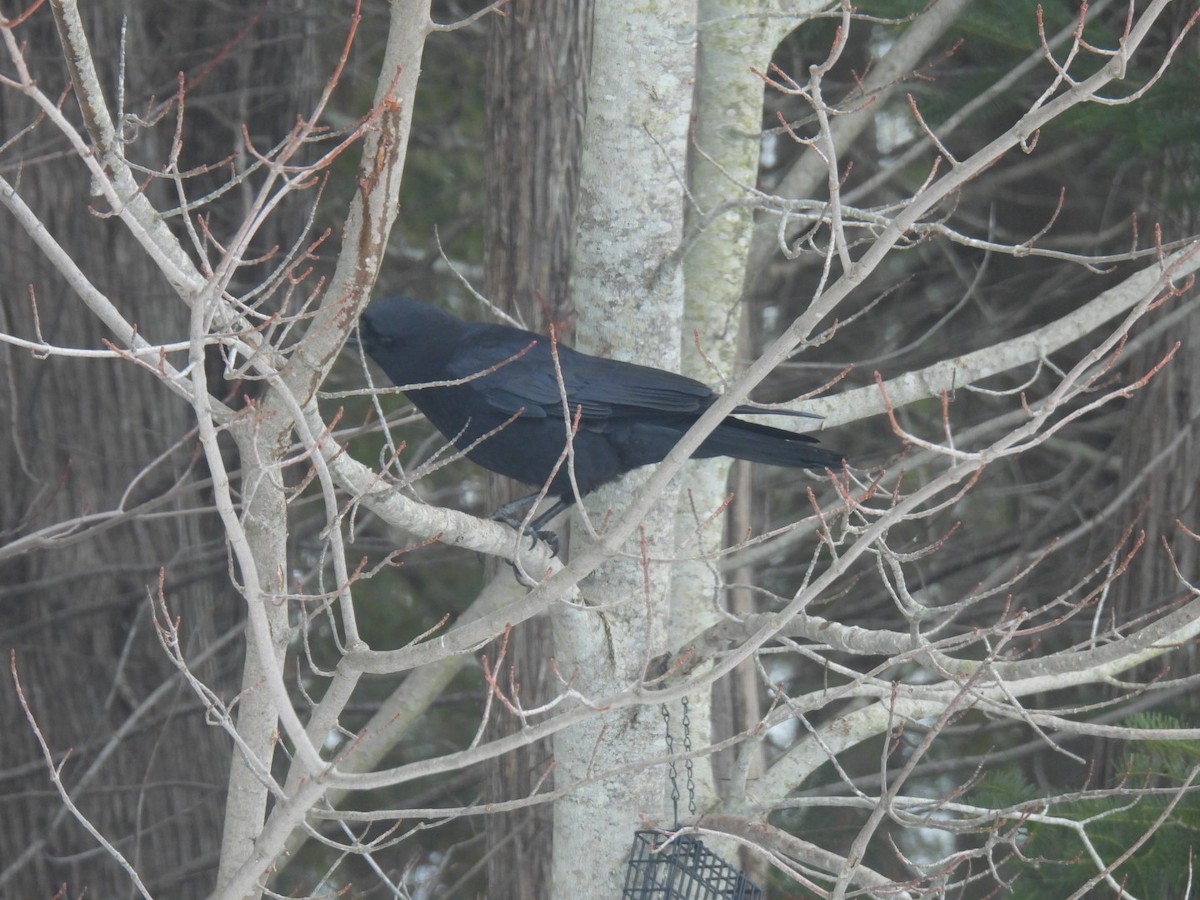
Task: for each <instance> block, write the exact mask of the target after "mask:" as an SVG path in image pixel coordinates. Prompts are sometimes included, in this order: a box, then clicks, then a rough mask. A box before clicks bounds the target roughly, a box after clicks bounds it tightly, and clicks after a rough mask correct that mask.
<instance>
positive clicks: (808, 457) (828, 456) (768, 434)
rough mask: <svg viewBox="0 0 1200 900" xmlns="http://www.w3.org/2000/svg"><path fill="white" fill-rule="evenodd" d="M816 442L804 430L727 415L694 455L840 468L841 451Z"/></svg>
mask: <svg viewBox="0 0 1200 900" xmlns="http://www.w3.org/2000/svg"><path fill="white" fill-rule="evenodd" d="M816 443H817V439H816V438H814V437H811V436H809V435H807V434H797V433H796V432H793V431H784V430H783V429H782V428H772V427H771V426H770V425H760V424H758V423H757V422H746V421H744V420H743V419H735V418H728V419H726V420H725V421H724V422H722V423H721V424H720V425H719V426H718V427H717V430H716V431H714V432H713V433H712V434H710V435H709V436H708V437H707V438H706V439H705V441H704V443H703V444H701V445H700V448H699V449H698V450H697V451H696V454H695V455H696V456H697V457H708V456H732V457H735V458H737V459H744V460H746V461H748V462H755V463H764V464H766V465H769V466H790V467H791V468H795V469H813V470H814V471H820V470H822V469H835V470H836V469H840V468H841V467H842V463H843V462H844V459H843V457H842V454H840V453H836V452H834V451H833V450H826V449H825V448H823V447H818V446H816Z"/></svg>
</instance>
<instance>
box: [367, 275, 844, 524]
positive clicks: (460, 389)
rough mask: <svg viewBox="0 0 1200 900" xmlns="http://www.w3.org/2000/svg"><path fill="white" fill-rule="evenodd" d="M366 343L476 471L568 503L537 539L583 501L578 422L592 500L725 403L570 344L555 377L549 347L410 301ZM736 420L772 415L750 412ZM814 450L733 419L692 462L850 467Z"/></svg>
mask: <svg viewBox="0 0 1200 900" xmlns="http://www.w3.org/2000/svg"><path fill="white" fill-rule="evenodd" d="M359 340H360V342H361V345H362V347H363V349H365V350H366V351H367V353H368V354H369V355H370V356H371V358H372V359H373V360H375V362H377V363H378V364H379V365H380V367H381V368H382V369H383V371H384V372H386V373H387V376H388V378H390V379H391V380H392V382H393V383H394V384H396V385H397V386H399V387H404V388H405V391H404V392H405V393H406V394H407V395H408V398H409V400H411V401H412V402H413V404H414V405H415V406H416V407H417V409H419V410H420V411H421V412H423V413H424V414H425V417H426V418H427V419H429V421H430V422H432V423H433V425H434V427H435V428H437V430H438V431H440V432H441V433H442V434H443V435H444V436H445V437H446V438H447V439H448V440H450V441H453V443H454V445H455V446H457V447H459V448H460V449H462V450H464V451H465V452H466V455H467V457H468V458H469V459H471V460H474V461H475V462H476V463H478V464H479V465H481V466H483V467H484V468H485V469H491V470H492V471H493V472H499V473H500V474H501V475H507V476H508V477H509V478H513V479H515V480H517V481H521V482H524V483H525V484H529V485H535V486H537V487H538V488H539V489H540V488H541V487H542V486H544V485H545V484H546V483H547V482H549V490H548V492H547V493H548V495H549V496H552V497H555V498H557V502H556V503H555V504H554V506H553V507H551V508H550V509H549V510H548V511H546V512H545V513H543V514H542V515H541V516H539V517H538V518H537V519H535V520H534V521H533V522H532V524H531V527H532V530H533V531H534V532H535V533H536V532H537V530H538V528H540V527H541V526H542V525H544V524H546V523H547V522H549V521H550V520H551V519H553V518H554V517H555V516H557V515H558V514H559V513H560V512H562V511H563V510H564V509H566V508H567V507H569V506H570V505H571V504H572V503H574V502H575V499H576V493H575V488H574V487H572V483H571V474H570V468H571V467H572V463H570V462H568V461H567V459H566V458H565V457H564V449H565V447H566V437H567V433H568V426H567V418H568V417H569V418H570V419H571V420H572V421H574V417H575V416H576V415H577V414H578V416H579V424H578V429H577V431H576V433H575V435H574V437H573V438H572V441H571V446H572V449H573V469H574V476H575V484H576V485H577V486H578V491H579V496H583V495H585V494H589V493H591V492H592V491H594V490H595V489H596V488H598V487H599V486H600V485H602V484H605V483H607V482H609V481H612V480H613V479H615V478H617V477H618V476H620V475H623V474H624V473H626V472H628V471H630V470H631V469H636V468H638V467H640V466H647V465H650V464H652V463H657V462H661V461H662V459H663V457H665V456H666V455H667V453H668V452H669V451H670V450H671V448H672V447H674V446H675V444H676V443H678V442H679V439H680V438H682V437H683V435H684V433H685V432H686V431H687V430H688V429H689V428H690V427H691V426H692V425H693V424H695V422H696V420H697V419H698V418H699V417H700V415H701V414H702V413H703V412H704V411H705V410H706V409H708V407H709V406H711V405H712V403H713V401H714V400H716V398H717V395H716V394H714V393H713V392H712V391H711V390H710V389H709V388H708V387H706V386H705V385H703V384H701V383H700V382H699V381H695V380H693V379H691V378H686V377H684V376H683V375H677V374H675V373H674V372H667V371H664V370H662V369H654V368H650V367H649V366H639V365H634V364H633V363H627V362H620V361H618V360H615V359H604V358H602V357H598V356H589V355H587V354H585V353H580V352H578V351H577V350H572V349H571V348H570V347H567V346H564V345H562V344H559V345H558V346H557V348H556V350H557V354H558V370H557V372H556V369H555V363H554V358H553V354H552V351H551V342H550V339H549V338H547V337H543V336H542V335H539V334H535V333H533V332H532V331H523V330H521V329H519V328H509V327H508V326H505V325H491V324H487V323H482V322H468V321H465V320H463V319H460V318H458V317H457V316H453V315H451V314H450V313H448V312H444V311H442V310H440V309H437V308H436V307H433V306H430V305H429V304H427V303H421V302H419V301H417V300H410V299H408V298H406V297H385V298H382V299H379V300H376V301H374V302H373V303H371V305H370V306H368V307H367V310H366V312H364V313H363V315H362V319H361V320H360V322H359ZM558 373H561V381H560V376H559V374H558ZM422 385H428V386H426V387H422ZM564 394H565V396H566V401H567V409H568V414H567V417H564V415H563V408H562V398H563V395H564ZM734 412H737V413H742V414H747V413H755V412H758V413H761V412H762V410H758V409H755V408H753V407H749V406H739V407H737V408H736V409H735V410H734ZM801 415H802V414H801ZM815 444H816V439H815V438H812V437H809V436H808V435H806V434H795V433H793V432H790V431H783V430H781V429H778V428H771V427H769V426H766V425H759V424H756V423H753V422H746V421H743V420H741V419H735V418H733V417H732V416H731V417H729V418H727V419H726V420H725V421H724V422H722V423H721V424H720V425H718V426H717V428H716V430H715V431H713V433H712V434H710V435H709V436H708V437H707V438H705V440H704V443H702V444H701V445H700V447H699V449H697V450H696V452H695V453H694V454H693V456H695V457H709V456H732V457H736V458H737V459H745V460H749V461H751V462H759V463H768V464H770V465H776V466H792V467H796V468H807V469H825V468H838V467H840V466H841V464H842V456H841V454H839V453H834V452H831V451H829V450H824V449H822V448H820V447H817V446H815ZM552 473H553V477H551V476H552ZM536 497H537V495H536V494H531V495H530V496H529V497H523V498H521V499H519V500H515V501H513V502H512V503H508V504H505V506H503V507H501V509H500V510H499V511H498V513H497V516H496V517H497V518H499V519H501V520H502V521H506V522H509V523H510V524H514V525H517V524H519V523H520V520H521V518H520V515H518V513H519V512H521V511H526V510H528V508H529V506H530V505H531V503H533V502H534V501H535V500H536Z"/></svg>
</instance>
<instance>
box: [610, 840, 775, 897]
mask: <svg viewBox="0 0 1200 900" xmlns="http://www.w3.org/2000/svg"><path fill="white" fill-rule="evenodd" d="M668 840H670V835H666V834H663V833H662V832H659V831H637V832H634V835H633V850H632V851H630V854H629V869H628V871H627V872H626V873H625V890H624V892H623V893H622V894H621V896H622V897H627V898H634V897H661V898H664V900H666V898H672V900H673V898H687V900H708V898H714V900H715V898H718V897H721V898H728V900H758V898H760V897H762V895H763V892H762V888H760V887H758V886H757V885H755V884H754V882H752V881H751V880H750V879H749V878H747V877H746V876H745V875H743V874H742V873H741V872H739V871H738V870H737V869H735V868H733V866H731V865H729V863H727V862H725V861H724V860H723V859H721V857H719V856H717V855H716V854H715V853H713V852H712V851H711V850H709V849H708V848H707V847H705V846H704V844H703V842H702V841H701V840H700V839H699V838H696V837H691V836H689V835H680V836H679V837H677V838H675V840H674V841H672V842H671V844H670V845H669V846H667V847H663V845H664V844H666V843H667V841H668Z"/></svg>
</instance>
